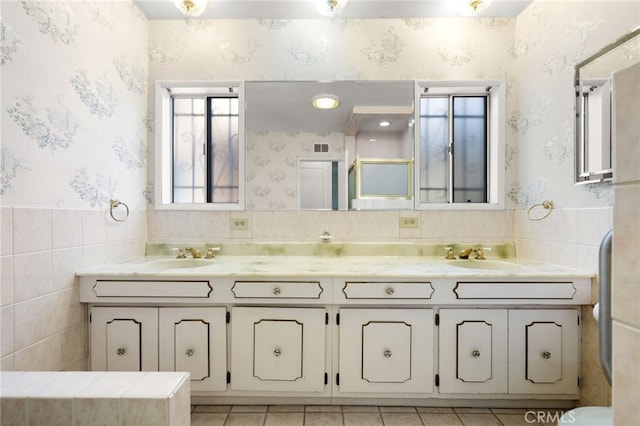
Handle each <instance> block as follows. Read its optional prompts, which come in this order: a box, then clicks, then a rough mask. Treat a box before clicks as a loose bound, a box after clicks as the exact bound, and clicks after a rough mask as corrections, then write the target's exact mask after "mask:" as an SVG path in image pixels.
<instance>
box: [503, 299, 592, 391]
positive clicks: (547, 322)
mask: <svg viewBox="0 0 640 426" xmlns="http://www.w3.org/2000/svg"><path fill="white" fill-rule="evenodd" d="M579 315H580V313H579V311H578V310H577V309H514V310H510V311H509V392H510V393H535V394H577V393H578V374H579V369H580V366H579V357H578V353H579V336H580V334H579V333H580V331H579V325H578V321H579Z"/></svg>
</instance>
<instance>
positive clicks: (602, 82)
mask: <svg viewBox="0 0 640 426" xmlns="http://www.w3.org/2000/svg"><path fill="white" fill-rule="evenodd" d="M638 61H640V28H637V29H635V30H634V31H632V32H631V33H629V34H627V35H625V36H624V37H621V38H620V39H618V40H616V41H615V42H614V43H612V44H610V45H608V46H606V47H604V48H603V49H601V50H600V51H599V52H597V53H596V54H594V55H593V56H591V57H589V58H587V59H585V60H584V61H582V62H581V63H579V64H578V65H576V67H575V90H576V105H575V111H576V121H575V132H574V133H575V144H576V155H575V161H576V164H575V170H576V176H575V180H576V183H593V182H601V181H605V180H610V179H611V178H612V177H613V169H612V163H611V142H612V141H611V74H612V73H614V72H615V71H619V70H622V69H625V68H628V67H630V66H631V65H634V64H635V63H637V62H638Z"/></svg>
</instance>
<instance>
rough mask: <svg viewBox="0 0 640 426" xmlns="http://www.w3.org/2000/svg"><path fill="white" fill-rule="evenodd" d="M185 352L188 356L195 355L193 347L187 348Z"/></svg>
mask: <svg viewBox="0 0 640 426" xmlns="http://www.w3.org/2000/svg"><path fill="white" fill-rule="evenodd" d="M184 354H185V355H186V356H193V349H187V350H186V351H185V352H184Z"/></svg>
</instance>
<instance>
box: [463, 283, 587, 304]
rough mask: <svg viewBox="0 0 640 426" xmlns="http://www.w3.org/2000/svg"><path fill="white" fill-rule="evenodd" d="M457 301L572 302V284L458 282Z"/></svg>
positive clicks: (573, 293) (574, 292) (574, 291)
mask: <svg viewBox="0 0 640 426" xmlns="http://www.w3.org/2000/svg"><path fill="white" fill-rule="evenodd" d="M453 292H454V293H455V295H456V298H457V299H532V300H533V299H562V300H572V299H573V297H574V295H575V294H576V288H575V287H574V285H573V283H571V282H504V283H499V282H498V283H496V282H458V283H457V285H456V287H455V288H454V289H453Z"/></svg>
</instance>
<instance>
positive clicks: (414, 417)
mask: <svg viewBox="0 0 640 426" xmlns="http://www.w3.org/2000/svg"><path fill="white" fill-rule="evenodd" d="M380 408H382V407H380ZM382 420H383V421H384V426H422V420H420V416H418V413H382Z"/></svg>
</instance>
